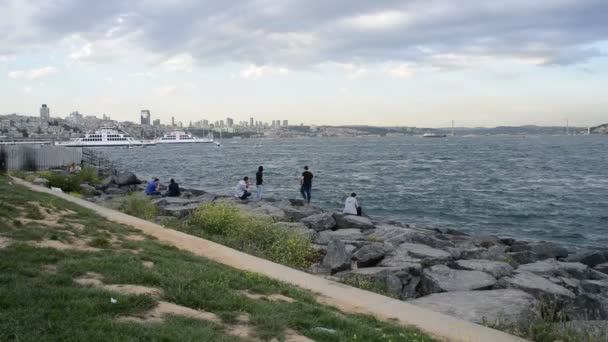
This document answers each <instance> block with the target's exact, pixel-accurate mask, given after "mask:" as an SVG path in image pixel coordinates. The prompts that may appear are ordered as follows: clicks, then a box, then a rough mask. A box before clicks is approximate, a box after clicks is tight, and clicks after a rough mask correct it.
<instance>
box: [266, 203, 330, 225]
mask: <svg viewBox="0 0 608 342" xmlns="http://www.w3.org/2000/svg"><path fill="white" fill-rule="evenodd" d="M273 205H274V206H275V207H277V208H280V209H282V210H283V211H284V212H285V214H286V215H287V218H288V219H289V220H291V221H300V220H301V219H303V218H305V217H308V216H312V215H316V214H321V213H322V212H323V210H322V209H321V208H320V207H318V206H316V205H306V204H305V203H304V202H303V201H300V200H293V199H292V200H282V201H277V202H275V203H273ZM330 215H331V214H330Z"/></svg>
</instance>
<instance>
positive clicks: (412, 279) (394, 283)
mask: <svg viewBox="0 0 608 342" xmlns="http://www.w3.org/2000/svg"><path fill="white" fill-rule="evenodd" d="M420 271H421V267H420V265H419V264H408V265H404V266H402V267H367V268H360V269H357V270H352V271H344V272H340V273H338V274H336V276H337V277H339V278H340V279H342V280H343V281H345V282H346V283H351V284H352V283H355V284H356V283H361V282H365V283H366V284H370V283H371V284H374V285H376V286H377V287H379V288H380V289H381V290H383V291H385V292H386V293H387V294H388V295H390V296H392V297H396V298H401V299H407V298H414V297H415V295H416V292H415V288H416V286H417V285H418V282H419V280H420V277H419V275H420Z"/></svg>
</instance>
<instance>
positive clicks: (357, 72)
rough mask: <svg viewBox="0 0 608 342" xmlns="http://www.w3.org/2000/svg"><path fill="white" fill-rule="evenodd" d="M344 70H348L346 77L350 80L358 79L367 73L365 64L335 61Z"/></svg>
mask: <svg viewBox="0 0 608 342" xmlns="http://www.w3.org/2000/svg"><path fill="white" fill-rule="evenodd" d="M334 64H335V65H337V66H338V67H340V68H341V69H343V70H344V71H346V77H348V79H350V80H357V79H360V78H363V77H365V76H366V75H367V73H368V71H367V68H366V67H365V66H363V65H357V64H353V63H334Z"/></svg>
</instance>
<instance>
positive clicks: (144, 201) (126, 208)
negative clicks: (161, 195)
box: [116, 193, 158, 220]
mask: <svg viewBox="0 0 608 342" xmlns="http://www.w3.org/2000/svg"><path fill="white" fill-rule="evenodd" d="M116 209H118V210H120V211H122V212H123V213H125V214H129V215H132V216H137V217H139V218H143V219H145V220H152V219H154V218H155V217H156V214H157V213H158V210H157V209H156V206H155V205H154V203H152V201H151V200H150V199H149V198H148V197H147V196H146V195H144V194H142V193H131V194H129V195H128V196H125V197H122V198H119V199H118V204H117V206H116Z"/></svg>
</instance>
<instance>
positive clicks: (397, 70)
mask: <svg viewBox="0 0 608 342" xmlns="http://www.w3.org/2000/svg"><path fill="white" fill-rule="evenodd" d="M388 73H389V74H390V75H391V76H393V77H396V78H409V77H411V76H412V74H413V71H412V68H411V67H410V66H409V65H408V64H400V65H397V66H395V67H393V68H391V69H389V70H388Z"/></svg>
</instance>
